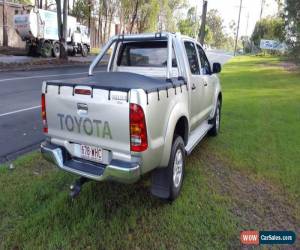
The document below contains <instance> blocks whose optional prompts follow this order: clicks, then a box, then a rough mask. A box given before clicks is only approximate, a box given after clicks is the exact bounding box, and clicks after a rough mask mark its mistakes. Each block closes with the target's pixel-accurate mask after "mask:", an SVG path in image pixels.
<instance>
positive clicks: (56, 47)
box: [53, 42, 60, 58]
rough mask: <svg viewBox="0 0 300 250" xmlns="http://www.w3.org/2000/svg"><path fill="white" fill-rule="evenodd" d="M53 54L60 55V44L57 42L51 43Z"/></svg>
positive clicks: (57, 56)
mask: <svg viewBox="0 0 300 250" xmlns="http://www.w3.org/2000/svg"><path fill="white" fill-rule="evenodd" d="M53 56H54V57H56V58H59V57H60V44H59V43H57V42H56V43H54V45H53Z"/></svg>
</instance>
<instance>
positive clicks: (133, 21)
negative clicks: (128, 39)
mask: <svg viewBox="0 0 300 250" xmlns="http://www.w3.org/2000/svg"><path fill="white" fill-rule="evenodd" d="M138 8H139V0H136V2H135V8H134V12H133V16H132V20H131V25H130V29H129V33H130V34H131V33H132V29H133V26H134V23H135V19H136V17H137V12H138Z"/></svg>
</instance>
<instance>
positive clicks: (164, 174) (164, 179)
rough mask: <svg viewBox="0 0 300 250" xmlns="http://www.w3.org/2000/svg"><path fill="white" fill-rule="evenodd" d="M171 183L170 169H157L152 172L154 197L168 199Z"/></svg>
mask: <svg viewBox="0 0 300 250" xmlns="http://www.w3.org/2000/svg"><path fill="white" fill-rule="evenodd" d="M170 191H171V190H170V181H169V179H168V168H167V167H166V168H157V169H155V170H154V171H153V172H152V176H151V193H152V195H154V196H156V197H158V198H162V199H168V198H169V197H170V195H171V193H170Z"/></svg>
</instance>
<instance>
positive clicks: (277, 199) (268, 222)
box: [200, 143, 300, 249]
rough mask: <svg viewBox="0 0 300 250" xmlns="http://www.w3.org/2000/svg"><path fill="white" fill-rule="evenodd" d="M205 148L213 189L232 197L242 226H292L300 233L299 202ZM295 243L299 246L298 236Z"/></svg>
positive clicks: (232, 206)
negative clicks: (293, 200) (237, 168)
mask: <svg viewBox="0 0 300 250" xmlns="http://www.w3.org/2000/svg"><path fill="white" fill-rule="evenodd" d="M204 144H205V143H204ZM203 147H204V148H205V145H203ZM204 148H202V149H201V153H200V154H201V159H202V161H203V166H204V167H205V171H206V173H207V174H208V176H209V184H210V185H211V187H212V190H216V192H218V193H220V194H221V195H224V196H227V197H229V198H230V201H231V202H230V204H231V208H230V210H231V212H232V213H233V214H234V215H235V216H236V217H237V219H238V221H239V225H238V227H239V228H240V230H251V229H253V230H292V231H295V232H296V235H298V236H299V235H300V216H299V207H300V206H299V202H297V201H295V203H292V202H291V201H290V200H289V196H288V194H286V193H284V191H283V190H281V189H280V188H279V187H276V186H274V185H273V184H271V183H269V182H267V181H265V180H262V179H259V178H255V177H254V176H251V175H249V174H247V173H244V172H242V171H238V170H236V169H233V168H232V167H231V166H230V163H229V162H227V161H226V159H221V158H220V157H217V156H216V155H214V154H212V153H211V152H209V151H208V150H205V149H204ZM294 247H295V245H294V246H293V247H292V246H290V248H289V247H288V246H287V247H286V248H285V249H294ZM296 247H298V248H299V247H300V241H299V240H297V242H296Z"/></svg>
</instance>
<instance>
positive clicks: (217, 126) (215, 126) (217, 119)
mask: <svg viewBox="0 0 300 250" xmlns="http://www.w3.org/2000/svg"><path fill="white" fill-rule="evenodd" d="M210 123H211V124H212V125H213V126H212V128H211V129H210V130H209V134H210V135H211V136H217V135H218V134H219V132H220V123H221V100H220V98H219V99H218V101H217V105H216V110H215V116H214V118H213V119H212V120H211V121H210Z"/></svg>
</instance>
